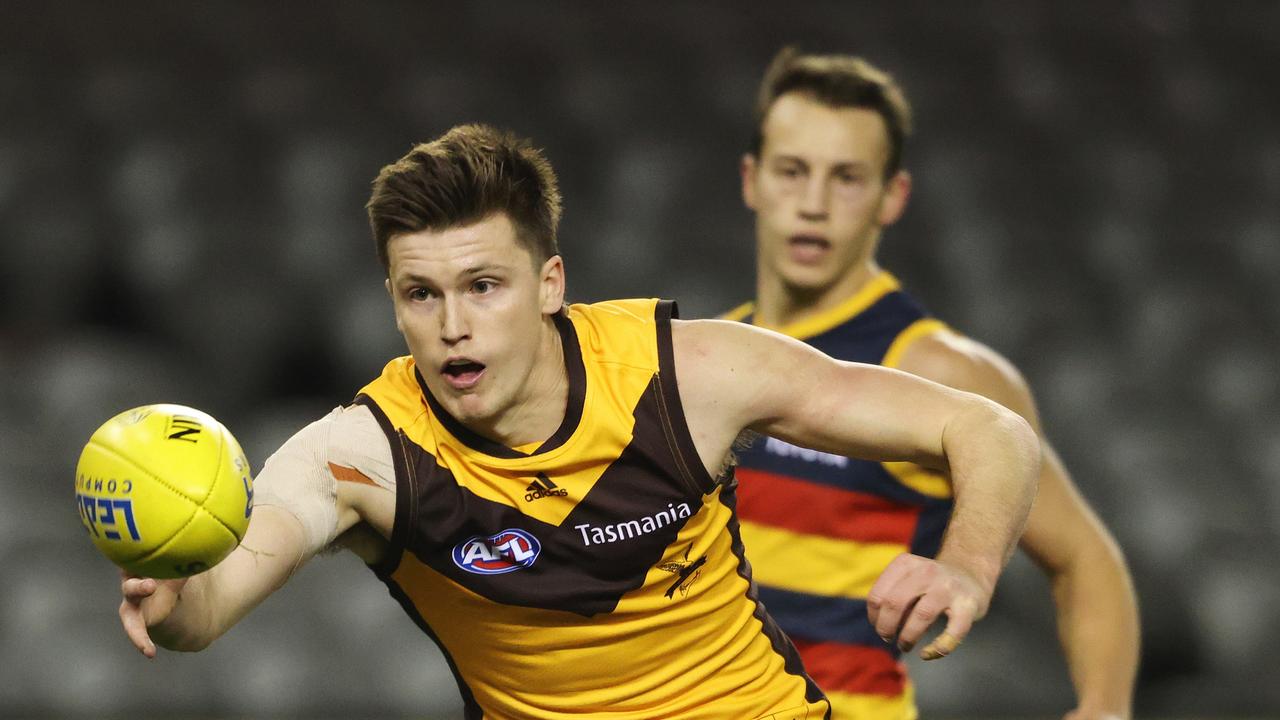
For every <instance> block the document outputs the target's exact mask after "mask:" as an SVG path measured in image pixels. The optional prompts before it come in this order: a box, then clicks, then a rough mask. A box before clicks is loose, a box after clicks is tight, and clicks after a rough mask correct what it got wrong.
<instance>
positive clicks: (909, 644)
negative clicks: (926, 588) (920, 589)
mask: <svg viewBox="0 0 1280 720" xmlns="http://www.w3.org/2000/svg"><path fill="white" fill-rule="evenodd" d="M945 609H946V603H945V602H943V601H942V600H939V599H938V596H937V593H932V594H927V595H925V596H924V597H922V598H921V599H920V600H919V602H917V603H916V604H915V607H914V608H912V609H911V612H910V614H909V615H908V616H907V617H906V619H905V620H904V621H903V623H902V630H900V631H899V632H898V648H899V649H901V650H902V652H910V651H911V648H913V647H915V646H916V643H917V642H919V640H920V638H921V637H923V636H924V634H925V632H927V631H928V630H929V628H930V627H931V626H932V625H933V623H934V622H936V621H937V620H938V618H939V617H940V616H941V615H942V611H943V610H945Z"/></svg>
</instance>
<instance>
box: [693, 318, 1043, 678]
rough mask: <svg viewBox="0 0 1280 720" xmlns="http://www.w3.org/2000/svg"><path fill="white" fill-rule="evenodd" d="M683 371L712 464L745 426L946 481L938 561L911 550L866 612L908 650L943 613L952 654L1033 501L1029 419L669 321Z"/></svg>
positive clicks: (706, 323)
mask: <svg viewBox="0 0 1280 720" xmlns="http://www.w3.org/2000/svg"><path fill="white" fill-rule="evenodd" d="M673 344H674V347H675V351H676V366H677V375H678V378H679V385H680V393H681V398H682V401H683V402H684V407H685V414H686V416H687V417H688V418H689V422H690V428H691V431H692V432H693V434H694V441H695V444H697V445H698V447H699V452H701V453H702V454H703V460H704V462H706V464H707V465H708V466H710V467H715V466H716V465H717V464H718V463H719V459H720V457H722V456H723V452H724V451H725V450H727V444H726V441H725V440H724V438H726V437H728V438H730V439H729V440H728V441H727V442H732V438H733V437H735V436H736V435H737V433H738V432H739V431H740V430H741V429H743V428H750V429H752V430H755V431H758V432H761V433H765V434H768V435H773V436H776V437H779V438H782V439H784V440H787V441H789V442H793V443H796V444H799V445H803V446H805V447H810V448H814V449H816V450H822V451H825V452H830V453H836V454H840V455H851V456H854V457H860V458H866V459H870V460H910V461H912V462H916V463H919V464H922V465H927V466H931V467H935V468H939V469H945V470H947V471H949V472H950V473H951V476H952V482H953V485H954V490H955V511H954V515H953V518H952V521H951V524H950V526H949V527H948V529H947V534H946V537H945V539H944V541H943V546H942V551H941V552H940V553H939V556H938V560H937V562H934V561H932V560H928V559H925V558H920V557H917V556H910V555H904V556H901V557H899V558H898V559H897V560H895V561H894V563H892V564H891V565H890V566H889V568H888V569H887V570H886V571H885V573H884V575H882V576H881V578H880V581H878V582H877V583H876V586H875V587H874V588H873V589H872V592H871V595H870V597H869V599H868V608H869V614H870V615H871V616H872V621H873V622H874V623H875V624H876V627H877V630H878V631H879V632H880V633H881V635H882V636H885V637H893V636H897V637H898V638H899V642H900V643H901V644H903V645H904V646H905V647H908V648H909V647H911V646H912V645H913V644H914V643H915V641H916V640H917V639H918V638H919V637H920V636H921V635H922V634H923V632H924V631H925V630H926V629H927V628H928V627H929V625H931V624H932V623H933V621H934V620H935V619H937V618H938V617H939V616H940V615H941V614H944V613H945V614H947V615H948V618H949V621H948V626H947V633H946V634H945V635H950V636H951V638H950V640H944V641H943V643H942V645H941V646H938V644H937V643H936V642H935V644H934V645H931V646H930V647H929V648H926V652H925V655H926V656H929V657H939V656H941V655H944V654H946V653H947V652H950V650H952V649H954V646H955V644H956V643H958V641H959V640H960V639H961V638H963V636H964V635H965V634H966V633H967V632H968V629H969V625H970V624H971V623H972V622H973V621H974V620H976V619H977V618H980V617H981V616H982V615H983V614H984V613H985V612H986V608H987V604H988V603H989V601H990V597H991V593H992V591H993V590H994V587H995V583H996V579H997V577H998V576H999V574H1000V571H1001V569H1002V568H1003V567H1004V564H1005V562H1006V561H1007V560H1008V558H1009V556H1010V554H1011V553H1012V551H1013V547H1014V543H1015V542H1016V540H1017V538H1018V537H1019V536H1020V535H1021V534H1022V530H1023V525H1024V523H1025V521H1026V517H1027V513H1028V511H1029V510H1030V507H1031V503H1032V499H1033V498H1034V496H1035V480H1036V475H1037V473H1038V470H1039V444H1038V442H1037V441H1036V438H1035V435H1034V433H1033V431H1032V429H1031V427H1030V426H1029V425H1028V424H1027V422H1026V421H1025V420H1023V419H1022V418H1021V417H1019V416H1018V415H1016V414H1015V413H1013V412H1010V411H1009V410H1007V409H1005V408H1003V407H1001V406H1000V405H998V404H996V403H994V402H992V401H990V400H987V399H984V398H981V397H979V396H977V395H972V394H969V393H965V392H960V391H957V390H954V389H951V388H947V387H944V386H942V385H939V384H936V383H933V382H930V381H927V380H923V379H921V378H918V377H914V376H912V375H909V374H907V373H903V372H898V371H895V370H889V369H886V368H881V367H878V366H872V365H862V364H857V363H847V362H840V361H836V360H833V359H831V358H830V357H828V356H826V355H824V354H822V353H820V352H818V351H817V350H814V349H813V348H811V347H809V346H808V345H805V344H804V343H801V342H799V341H795V340H792V339H790V338H786V337H783V336H781V335H778V334H775V333H771V332H768V331H764V330H760V329H759V328H754V327H750V326H746V325H742V324H739V323H727V322H721V321H714V320H703V321H692V322H676V323H673Z"/></svg>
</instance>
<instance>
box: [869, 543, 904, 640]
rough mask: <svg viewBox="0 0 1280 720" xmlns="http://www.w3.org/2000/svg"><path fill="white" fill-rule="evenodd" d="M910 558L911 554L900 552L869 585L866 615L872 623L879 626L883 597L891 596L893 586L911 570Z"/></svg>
mask: <svg viewBox="0 0 1280 720" xmlns="http://www.w3.org/2000/svg"><path fill="white" fill-rule="evenodd" d="M910 558H911V555H909V554H908V553H902V554H901V555H899V556H897V557H896V558H894V559H893V560H892V561H891V562H890V563H889V565H888V566H887V567H885V569H884V572H882V573H880V577H879V578H877V579H876V582H875V584H874V585H872V586H871V592H869V593H867V617H868V618H869V619H870V620H871V624H872V625H875V626H879V620H880V611H881V609H882V608H883V606H884V601H885V599H886V598H888V597H891V596H892V593H893V588H894V586H896V585H897V584H898V582H899V581H901V580H902V579H903V578H904V577H906V576H907V575H908V574H909V573H910V572H911V565H912V563H911V560H910ZM894 627H897V625H894ZM880 637H882V638H883V637H885V636H884V635H881V636H880Z"/></svg>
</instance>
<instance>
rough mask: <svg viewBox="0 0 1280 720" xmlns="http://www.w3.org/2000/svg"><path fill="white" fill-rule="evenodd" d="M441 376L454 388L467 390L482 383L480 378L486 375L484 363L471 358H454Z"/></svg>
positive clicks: (443, 369) (441, 370) (444, 367)
mask: <svg viewBox="0 0 1280 720" xmlns="http://www.w3.org/2000/svg"><path fill="white" fill-rule="evenodd" d="M440 374H441V375H444V379H445V381H446V382H448V383H449V384H450V385H452V386H453V387H455V388H457V389H459V390H465V389H467V388H469V387H472V386H474V385H475V384H476V383H477V382H479V381H480V376H481V375H483V374H484V363H480V362H476V361H475V360H472V359H470V358H454V359H452V360H449V361H448V362H446V363H445V364H444V366H443V367H442V368H441V369H440Z"/></svg>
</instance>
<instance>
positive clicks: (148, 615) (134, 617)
mask: <svg viewBox="0 0 1280 720" xmlns="http://www.w3.org/2000/svg"><path fill="white" fill-rule="evenodd" d="M120 578H121V582H120V593H121V594H122V595H124V600H122V601H121V602H120V624H122V625H123V626H124V632H125V634H126V635H128V636H129V640H131V641H132V642H133V646H134V647H136V648H138V652H140V653H142V654H143V655H146V656H147V657H149V658H153V657H155V656H156V644H155V643H154V642H152V640H151V634H150V633H149V632H148V629H149V628H152V627H155V626H156V625H159V624H160V623H162V622H164V621H165V619H166V618H168V617H169V613H171V612H173V607H174V605H176V604H177V602H178V593H180V592H182V588H183V586H185V585H186V584H187V578H179V579H177V580H156V579H154V578H140V577H138V576H136V575H130V574H129V573H128V572H126V571H124V570H121V571H120Z"/></svg>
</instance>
